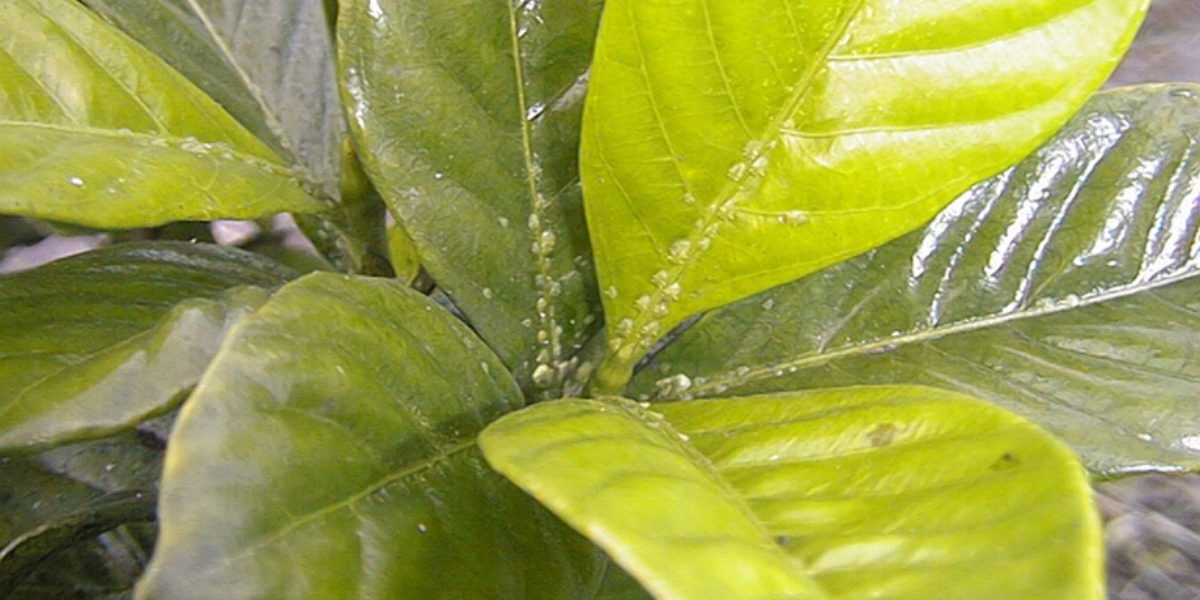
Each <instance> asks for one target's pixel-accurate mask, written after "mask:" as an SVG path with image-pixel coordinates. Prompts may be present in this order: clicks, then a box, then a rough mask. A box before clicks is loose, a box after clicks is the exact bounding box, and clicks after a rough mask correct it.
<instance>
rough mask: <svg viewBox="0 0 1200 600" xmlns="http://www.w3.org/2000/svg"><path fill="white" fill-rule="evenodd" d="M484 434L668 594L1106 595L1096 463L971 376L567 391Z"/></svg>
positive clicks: (578, 522)
mask: <svg viewBox="0 0 1200 600" xmlns="http://www.w3.org/2000/svg"><path fill="white" fill-rule="evenodd" d="M656 411H657V412H656ZM480 445H481V447H482V448H483V450H484V452H485V453H486V456H487V457H488V460H489V462H490V463H491V464H492V465H493V466H495V467H496V468H497V470H499V471H500V472H502V473H504V474H505V475H506V476H508V477H510V478H512V479H513V480H514V481H515V482H517V484H518V485H520V486H521V487H522V488H524V489H526V490H527V491H529V492H530V493H531V494H532V495H534V496H535V497H537V498H538V499H540V500H541V501H542V502H543V503H545V504H546V505H547V506H548V507H550V508H551V510H553V511H555V513H556V514H558V515H559V516H560V517H562V518H563V519H564V520H565V521H567V522H568V523H570V524H572V525H573V526H574V527H576V528H577V529H579V530H580V531H582V532H584V533H585V534H586V535H587V536H588V537H590V538H591V539H593V540H594V541H595V542H596V543H597V544H598V545H600V546H601V547H602V548H604V549H605V550H606V551H607V552H608V553H609V555H610V556H612V557H613V558H614V560H615V561H616V562H617V563H619V564H621V565H622V566H623V567H625V568H626V569H627V570H629V571H630V573H632V574H633V575H634V576H635V577H636V578H637V579H638V580H639V581H640V582H641V583H642V585H644V586H645V587H646V588H647V589H648V590H650V591H651V592H652V593H653V594H654V595H655V597H656V598H661V599H688V600H697V599H707V598H712V599H718V598H745V599H752V598H846V599H847V600H850V599H860V598H889V599H893V600H905V599H909V598H912V599H918V598H919V599H925V598H929V597H931V596H932V597H941V598H984V597H986V598H994V599H1008V598H1011V599H1013V600H1016V599H1027V598H1034V597H1036V598H1061V599H1063V600H1067V599H1071V600H1076V599H1084V598H1086V599H1099V598H1103V581H1104V576H1103V546H1102V541H1101V535H1100V529H1099V523H1098V518H1097V515H1096V513H1095V509H1094V508H1093V507H1092V505H1091V496H1090V493H1091V492H1090V488H1089V486H1088V482H1087V477H1086V475H1085V472H1084V470H1083V468H1082V467H1081V466H1080V465H1079V463H1078V462H1077V461H1076V460H1075V458H1074V457H1073V456H1072V455H1071V453H1070V452H1069V451H1068V450H1067V449H1066V448H1064V447H1063V446H1061V445H1060V444H1059V443H1058V442H1057V441H1055V440H1054V439H1053V438H1052V437H1051V436H1049V435H1048V434H1046V433H1044V432H1042V431H1041V430H1039V429H1037V428H1036V427H1034V426H1033V425H1031V424H1029V423H1027V422H1025V421H1023V420H1020V419H1018V418H1016V417H1015V416H1013V415H1011V414H1009V413H1006V412H1004V411H1001V410H999V409H997V408H995V407H993V406H989V405H987V404H985V403H982V402H979V401H976V400H973V399H971V398H968V397H966V396H962V395H960V394H956V393H952V392H946V391H941V390H934V389H931V388H918V387H903V386H894V387H864V388H844V389H838V390H822V391H814V392H806V393H792V394H784V395H778V396H757V397H745V398H725V399H718V400H700V401H695V402H679V403H671V404H659V405H655V406H654V407H653V408H650V407H648V405H638V404H635V403H632V402H629V401H625V400H620V399H613V398H608V399H602V400H565V401H562V402H550V403H543V404H538V405H536V406H534V407H532V408H530V409H526V410H524V411H521V412H519V413H515V414H513V415H509V416H507V417H505V418H503V419H501V420H500V421H498V422H497V423H495V424H493V425H492V426H491V427H489V428H488V429H487V430H486V431H485V432H484V434H483V436H481V438H480Z"/></svg>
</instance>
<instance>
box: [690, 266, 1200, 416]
mask: <svg viewBox="0 0 1200 600" xmlns="http://www.w3.org/2000/svg"><path fill="white" fill-rule="evenodd" d="M1197 276H1200V271H1197V270H1196V269H1190V270H1185V271H1183V272H1182V273H1179V274H1176V275H1172V276H1169V277H1164V278H1162V279H1159V280H1156V281H1153V282H1150V283H1146V282H1133V283H1130V284H1126V285H1123V286H1118V287H1115V288H1112V289H1111V290H1109V291H1108V292H1106V293H1100V294H1096V295H1094V296H1090V297H1089V296H1082V297H1080V298H1079V301H1078V302H1077V303H1074V304H1070V303H1067V302H1060V303H1059V304H1060V305H1058V306H1053V305H1051V306H1043V307H1039V306H1030V307H1029V308H1027V309H1025V310H1017V311H1012V312H1010V313H1006V314H998V315H992V316H989V317H984V318H974V319H965V320H962V321H958V322H955V323H952V324H949V325H946V326H942V327H933V328H930V329H924V330H916V331H912V332H910V333H908V334H905V335H899V336H896V337H892V338H884V339H879V340H874V341H871V342H866V343H861V344H854V345H851V346H846V347H843V348H840V349H837V350H834V351H831V352H814V353H808V354H805V355H802V356H798V357H793V358H790V359H783V360H778V361H773V362H770V363H767V364H765V365H760V366H757V367H751V368H750V370H749V371H743V372H742V373H741V374H738V373H737V372H736V371H725V372H723V373H718V374H715V375H712V376H708V377H706V378H705V381H704V383H702V384H700V385H696V386H694V387H692V388H691V389H690V390H689V392H690V393H693V394H695V395H696V396H705V395H711V394H712V393H718V392H717V390H718V389H721V387H720V386H725V387H726V388H728V389H734V388H737V387H741V386H746V385H750V384H753V383H757V382H760V381H766V380H769V379H773V378H775V377H778V375H776V374H775V371H778V370H781V369H782V370H783V371H784V372H785V373H786V374H788V375H790V374H793V373H796V372H798V371H803V370H807V369H812V368H816V367H819V366H821V365H824V364H828V363H832V362H834V361H837V360H842V359H847V358H853V357H857V356H864V355H871V354H877V353H881V352H891V351H894V350H896V349H898V348H900V347H903V346H909V345H914V344H922V343H926V342H934V341H937V340H939V339H942V338H947V337H951V336H954V335H959V334H964V333H969V332H973V331H978V330H983V329H990V328H993V327H999V326H1002V325H1004V324H1006V323H1010V322H1015V321H1024V320H1027V319H1038V318H1042V317H1047V316H1050V315H1054V314H1059V313H1063V312H1067V311H1071V310H1083V309H1085V308H1087V307H1089V306H1093V305H1097V304H1103V303H1106V302H1113V301H1116V300H1120V299H1122V298H1126V297H1129V296H1134V295H1138V294H1144V293H1151V292H1153V291H1154V290H1157V289H1161V288H1165V287H1168V286H1171V285H1173V284H1177V283H1183V282H1185V281H1188V280H1191V279H1193V278H1196V277H1197ZM793 369H794V370H793Z"/></svg>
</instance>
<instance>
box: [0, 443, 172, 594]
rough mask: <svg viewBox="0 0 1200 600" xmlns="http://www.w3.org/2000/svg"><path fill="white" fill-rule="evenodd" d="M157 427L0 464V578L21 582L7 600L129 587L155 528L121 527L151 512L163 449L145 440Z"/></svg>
mask: <svg viewBox="0 0 1200 600" xmlns="http://www.w3.org/2000/svg"><path fill="white" fill-rule="evenodd" d="M157 427H159V424H156V423H154V422H148V423H144V424H142V425H140V426H139V428H138V430H139V432H138V433H137V434H135V433H134V432H126V433H124V434H121V435H119V436H114V437H112V438H107V439H104V440H99V441H94V442H86V443H82V444H72V445H68V446H61V447H58V448H55V449H53V450H50V451H48V452H44V453H42V454H39V455H23V456H7V457H2V458H0V548H5V549H6V550H5V552H6V554H5V557H4V559H3V560H0V579H3V580H4V582H5V585H6V586H8V587H12V586H13V585H14V584H19V585H17V586H16V587H15V589H13V591H12V594H11V595H9V596H6V597H8V598H14V599H15V598H21V599H24V598H73V597H77V595H78V594H86V597H101V596H103V594H104V593H105V592H112V591H121V590H125V589H129V588H131V587H132V583H133V578H134V577H136V576H137V575H138V574H139V573H140V569H141V565H142V564H143V562H144V558H145V557H144V554H145V550H146V549H148V547H147V545H146V543H145V539H146V538H147V537H148V536H152V535H153V528H152V526H149V525H147V526H142V527H139V528H137V529H132V530H126V529H125V527H124V526H125V525H126V524H130V523H137V522H141V521H145V520H146V519H147V518H149V516H150V514H151V513H152V511H153V508H154V496H155V493H154V491H153V490H154V487H155V486H156V484H157V480H158V476H159V472H160V465H161V462H162V451H161V447H160V442H158V441H157V440H151V439H149V438H145V437H143V435H151V434H152V433H153V431H154V430H155V429H156V428H157ZM138 494H141V497H140V498H139V497H138ZM117 499H120V502H117V503H116V504H110V503H111V502H113V501H114V500H117ZM106 505H107V506H106ZM101 508H103V510H101V511H100V512H99V513H98V512H97V509H101ZM114 527H116V528H118V529H117V530H116V531H112V532H109V533H103V534H101V535H99V536H95V535H94V533H96V532H99V531H107V530H109V529H113V528H114ZM147 528H149V529H147ZM68 534H70V535H68ZM131 536H132V537H131ZM150 541H152V539H151V540H150ZM48 542H54V543H48ZM57 542H63V543H61V544H60V543H57ZM18 554H19V556H18ZM20 579H24V581H23V582H21V581H19V580H20Z"/></svg>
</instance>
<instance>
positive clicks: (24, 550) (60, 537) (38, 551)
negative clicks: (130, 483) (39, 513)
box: [0, 492, 155, 596]
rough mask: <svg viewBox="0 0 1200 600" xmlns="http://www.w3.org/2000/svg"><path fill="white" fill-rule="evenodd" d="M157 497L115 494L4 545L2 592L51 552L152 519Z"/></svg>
mask: <svg viewBox="0 0 1200 600" xmlns="http://www.w3.org/2000/svg"><path fill="white" fill-rule="evenodd" d="M154 500H155V498H154V496H153V494H150V493H143V492H124V493H116V494H111V495H108V496H105V497H103V498H100V499H98V500H96V501H94V502H91V503H89V504H88V505H87V506H85V507H84V508H82V509H80V510H79V511H77V512H75V513H74V514H71V515H70V516H68V517H66V518H63V519H60V520H58V521H56V522H54V523H48V524H46V525H43V526H42V527H39V528H38V529H36V530H34V531H31V532H28V533H26V534H24V535H21V536H20V537H18V538H16V539H14V540H12V541H10V542H9V543H8V544H7V545H6V546H4V547H3V548H0V594H5V595H6V596H7V595H8V594H9V593H11V592H12V591H13V590H14V589H15V588H16V587H17V586H18V585H19V584H20V583H21V582H22V581H24V580H25V579H26V578H28V577H29V575H30V574H31V573H32V572H33V571H34V569H35V568H36V567H37V566H38V564H39V563H41V562H42V561H44V560H45V559H46V558H47V557H48V556H50V555H51V554H54V553H56V552H59V551H61V550H64V549H67V548H70V547H71V546H74V545H76V544H78V543H79V542H80V541H81V540H85V539H89V538H93V537H95V536H96V535H98V534H101V533H104V532H105V531H109V530H111V529H115V528H117V527H119V526H121V525H124V524H126V523H133V522H149V521H151V520H152V519H153V518H154Z"/></svg>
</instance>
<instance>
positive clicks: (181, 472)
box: [138, 273, 602, 600]
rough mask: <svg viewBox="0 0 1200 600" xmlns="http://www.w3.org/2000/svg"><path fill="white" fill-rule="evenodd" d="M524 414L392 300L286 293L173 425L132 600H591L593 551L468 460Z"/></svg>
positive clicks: (474, 359) (367, 289)
mask: <svg viewBox="0 0 1200 600" xmlns="http://www.w3.org/2000/svg"><path fill="white" fill-rule="evenodd" d="M521 404H522V398H521V394H520V391H519V390H518V389H517V387H516V385H515V384H514V383H513V381H512V380H511V378H510V377H509V376H508V374H507V372H506V371H505V370H504V368H503V366H502V365H501V363H500V362H499V360H498V359H497V358H496V357H495V355H493V354H492V353H491V352H490V351H489V350H488V349H487V348H486V347H485V346H483V344H482V343H481V342H479V341H478V339H477V338H475V337H474V334H472V333H471V332H470V331H469V330H468V329H467V328H466V326H464V325H463V324H462V323H460V322H458V321H457V320H456V319H454V318H453V317H452V316H450V315H449V314H448V313H446V312H445V311H443V310H441V309H440V308H438V307H437V306H436V305H435V304H434V303H433V302H431V301H430V300H428V299H427V298H424V297H422V296H419V295H417V294H416V293H415V292H412V291H411V290H409V289H408V288H407V287H406V286H405V285H403V284H402V283H400V282H396V281H390V280H381V279H366V278H354V277H344V276H337V275H331V274H328V273H315V274H312V275H309V276H306V277H304V278H302V279H300V280H298V281H296V282H295V283H292V284H290V285H288V286H286V287H284V288H283V289H282V290H280V291H279V292H278V293H277V294H276V295H275V296H274V297H273V298H272V299H271V300H270V301H269V302H268V303H267V304H266V305H265V306H264V307H263V308H262V309H260V310H259V311H258V312H257V313H255V314H254V315H253V316H251V317H250V318H248V319H246V320H245V321H243V322H242V323H241V324H240V325H238V327H237V329H236V330H235V333H234V334H233V335H232V336H231V338H230V339H229V340H228V341H227V342H226V344H225V345H224V347H223V348H222V350H221V353H220V354H219V355H218V358H217V359H216V361H215V362H214V363H213V365H212V366H211V367H210V369H209V370H208V372H207V373H206V374H205V377H204V380H203V381H202V382H201V383H200V385H199V386H198V387H197V389H196V391H195V392H194V394H193V396H192V398H191V400H190V401H189V402H188V403H187V404H186V405H185V407H184V409H183V411H182V415H181V417H180V420H179V422H178V424H177V426H176V428H175V430H174V432H173V435H172V438H171V444H170V446H169V448H168V451H167V468H166V472H165V474H164V476H163V484H162V495H161V502H160V505H159V517H160V524H161V535H160V537H159V544H158V547H157V549H156V551H155V556H154V559H153V562H152V563H151V566H150V569H149V571H148V572H147V575H146V577H145V578H144V579H143V580H142V582H141V584H140V587H139V589H138V597H139V598H143V599H147V598H172V599H181V598H206V599H207V598H226V599H231V600H232V599H239V598H322V599H331V600H332V599H336V598H357V599H364V600H369V599H383V598H430V599H433V598H448V599H449V598H455V599H458V598H546V599H551V598H569V597H586V595H587V593H588V591H589V590H594V588H595V587H597V586H598V578H599V574H600V573H599V570H600V565H601V564H602V563H601V562H600V560H599V559H600V557H599V556H598V555H597V554H596V552H595V550H594V548H593V547H592V546H591V545H590V544H588V543H587V541H586V540H584V539H582V538H580V537H578V536H576V535H575V534H573V533H571V532H570V530H569V529H567V528H565V527H564V526H563V525H562V524H561V523H558V522H557V521H555V520H554V519H553V517H551V516H550V515H549V514H547V513H545V512H544V511H541V509H539V508H538V507H537V505H536V503H534V502H533V501H532V500H531V499H529V498H528V497H527V496H525V495H524V494H522V493H521V492H520V491H519V490H517V489H516V488H514V487H512V486H510V485H509V484H508V483H507V482H505V481H504V480H503V478H501V477H499V476H498V475H496V474H495V473H493V472H491V471H490V470H489V469H488V468H487V466H486V465H485V464H484V462H483V459H482V457H481V456H480V455H479V453H478V450H477V449H476V447H475V443H474V439H475V436H476V434H478V432H479V431H480V430H482V429H483V427H484V425H485V424H486V423H488V422H489V421H491V420H492V419H494V418H496V417H498V416H500V415H502V414H504V413H506V412H509V411H511V410H513V409H515V408H518V407H520V406H521Z"/></svg>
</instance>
